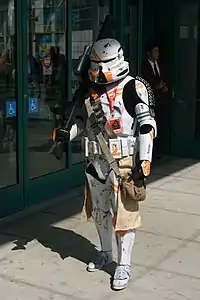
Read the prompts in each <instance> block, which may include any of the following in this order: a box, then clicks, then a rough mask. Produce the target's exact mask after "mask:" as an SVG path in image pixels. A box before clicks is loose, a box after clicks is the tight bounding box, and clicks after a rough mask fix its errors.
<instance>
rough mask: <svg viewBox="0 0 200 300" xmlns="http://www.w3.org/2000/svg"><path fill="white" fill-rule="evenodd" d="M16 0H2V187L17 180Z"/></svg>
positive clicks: (0, 168) (0, 5)
mask: <svg viewBox="0 0 200 300" xmlns="http://www.w3.org/2000/svg"><path fill="white" fill-rule="evenodd" d="M15 43H16V35H15V5H14V0H10V1H9V0H4V1H0V188H2V187H5V186H9V185H13V184H15V183H17V168H16V132H17V122H16V119H17V105H16V101H17V99H16V98H17V97H16V82H15V69H16V67H15V63H16V47H15Z"/></svg>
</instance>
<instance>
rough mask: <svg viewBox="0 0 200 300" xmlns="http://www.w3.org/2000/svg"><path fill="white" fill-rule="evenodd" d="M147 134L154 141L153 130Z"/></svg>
mask: <svg viewBox="0 0 200 300" xmlns="http://www.w3.org/2000/svg"><path fill="white" fill-rule="evenodd" d="M149 134H150V137H151V139H152V140H153V139H154V130H153V129H152V130H151V131H150V132H149Z"/></svg>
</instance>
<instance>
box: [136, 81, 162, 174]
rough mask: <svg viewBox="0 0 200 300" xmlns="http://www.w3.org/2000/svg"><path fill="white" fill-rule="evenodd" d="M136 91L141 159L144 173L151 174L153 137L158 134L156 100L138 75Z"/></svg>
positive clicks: (149, 88)
mask: <svg viewBox="0 0 200 300" xmlns="http://www.w3.org/2000/svg"><path fill="white" fill-rule="evenodd" d="M135 88H136V93H137V95H138V98H139V101H138V103H137V104H136V106H135V114H136V119H137V122H138V127H139V159H140V162H141V168H142V172H143V175H144V176H145V177H146V176H148V175H149V174H150V165H151V161H152V152H153V139H154V138H155V137H156V136H157V126H156V121H155V118H154V117H155V113H154V107H155V101H154V94H153V91H152V89H151V87H150V85H149V84H148V83H147V82H146V81H145V80H144V79H142V78H140V77H136V80H135Z"/></svg>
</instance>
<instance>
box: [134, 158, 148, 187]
mask: <svg viewBox="0 0 200 300" xmlns="http://www.w3.org/2000/svg"><path fill="white" fill-rule="evenodd" d="M131 178H132V179H133V181H134V182H135V183H136V185H138V186H141V185H144V186H145V187H146V177H145V175H144V173H143V170H142V161H139V162H138V163H137V164H136V166H135V168H134V169H133V170H132V174H131Z"/></svg>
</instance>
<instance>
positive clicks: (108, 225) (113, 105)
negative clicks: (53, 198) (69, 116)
mask: <svg viewBox="0 0 200 300" xmlns="http://www.w3.org/2000/svg"><path fill="white" fill-rule="evenodd" d="M90 61H91V62H90V68H89V71H88V76H89V79H90V81H91V86H92V90H91V91H90V104H91V106H92V108H93V111H94V112H95V115H96V118H97V120H99V124H100V125H99V126H100V127H101V128H102V133H103V136H104V138H105V140H106V142H107V145H108V147H109V150H110V153H111V154H112V157H114V159H115V161H116V162H117V165H118V168H119V170H120V174H121V176H122V178H123V179H125V182H129V183H130V182H131V181H130V178H131V179H132V184H133V185H132V193H133V194H132V195H130V189H129V190H128V192H127V191H126V189H125V190H124V189H123V188H122V186H125V187H126V185H123V184H121V182H120V180H119V177H118V176H117V175H116V172H115V170H114V169H113V168H112V167H111V165H110V163H109V161H108V160H107V157H106V156H105V153H104V151H103V150H102V148H101V146H100V145H99V142H98V140H97V138H96V135H95V131H94V126H93V125H94V124H91V120H90V118H89V116H88V115H87V114H86V117H83V116H82V117H81V116H80V115H79V116H78V115H77V118H76V122H75V124H74V125H73V126H72V128H71V131H70V138H69V140H73V139H74V138H75V137H76V136H77V135H78V134H79V133H80V132H82V131H84V133H85V137H84V141H85V143H84V145H85V155H86V157H87V168H86V185H85V205H84V210H83V211H84V213H85V215H86V217H87V218H89V217H91V216H92V217H93V219H94V222H95V225H96V229H97V232H98V235H99V239H100V245H101V251H99V255H98V257H96V258H94V259H91V261H90V262H89V264H88V266H87V270H88V271H89V272H93V271H96V270H100V269H103V268H104V267H105V266H106V265H108V264H109V263H111V262H112V260H113V253H112V249H113V247H112V232H113V228H114V230H115V234H116V240H117V249H118V261H117V267H116V270H115V273H114V276H113V280H112V288H113V289H115V290H121V289H124V288H126V287H127V285H128V282H129V280H130V277H131V253H132V247H133V244H134V241H135V230H136V228H138V227H140V226H141V217H140V215H139V201H140V200H144V199H145V196H146V194H145V191H146V187H145V178H146V177H147V176H149V174H150V164H151V160H152V150H153V139H154V138H155V137H156V134H157V133H156V131H157V129H156V122H155V119H154V97H153V93H152V90H151V88H150V86H149V84H148V83H147V82H146V81H145V80H143V79H142V78H140V77H136V78H133V77H131V76H130V75H129V63H128V62H127V61H125V60H124V54H123V49H122V47H121V45H120V44H119V42H118V41H117V40H115V39H102V40H99V41H97V42H96V43H95V44H94V45H93V47H92V50H91V55H90ZM96 108H97V109H96ZM102 119H103V120H104V122H103V123H101V120H102ZM102 124H103V125H102ZM105 127H107V130H108V128H109V129H110V131H111V135H112V137H111V138H110V137H109V134H108V136H107V135H106V134H105V130H104V129H105ZM108 131H109V130H108ZM127 178H129V179H128V181H126V180H127ZM122 182H123V181H122ZM136 182H137V183H138V182H139V183H140V184H139V185H137V184H136ZM135 184H136V185H135ZM130 186H131V185H130ZM130 186H129V185H128V187H129V188H130Z"/></svg>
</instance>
